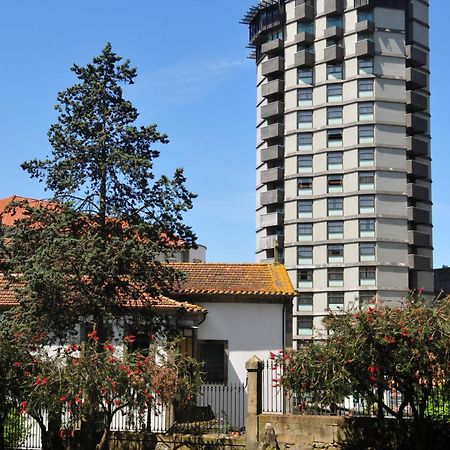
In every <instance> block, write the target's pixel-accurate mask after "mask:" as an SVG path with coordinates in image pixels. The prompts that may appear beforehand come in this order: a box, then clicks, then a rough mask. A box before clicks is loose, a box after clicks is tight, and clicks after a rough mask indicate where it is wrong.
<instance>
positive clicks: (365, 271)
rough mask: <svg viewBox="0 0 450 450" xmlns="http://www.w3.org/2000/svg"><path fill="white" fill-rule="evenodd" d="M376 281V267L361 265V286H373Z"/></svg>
mask: <svg viewBox="0 0 450 450" xmlns="http://www.w3.org/2000/svg"><path fill="white" fill-rule="evenodd" d="M375 282H376V269H375V267H360V268H359V284H360V286H373V285H375Z"/></svg>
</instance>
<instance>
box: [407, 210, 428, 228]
mask: <svg viewBox="0 0 450 450" xmlns="http://www.w3.org/2000/svg"><path fill="white" fill-rule="evenodd" d="M408 220H409V221H410V222H415V223H423V224H426V225H429V224H430V213H429V212H428V211H427V210H426V209H423V208H418V207H416V206H408Z"/></svg>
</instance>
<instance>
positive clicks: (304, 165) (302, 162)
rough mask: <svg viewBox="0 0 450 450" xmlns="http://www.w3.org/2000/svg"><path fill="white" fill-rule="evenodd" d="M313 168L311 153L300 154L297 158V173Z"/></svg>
mask: <svg viewBox="0 0 450 450" xmlns="http://www.w3.org/2000/svg"><path fill="white" fill-rule="evenodd" d="M312 168H313V157H312V155H300V156H299V157H298V158H297V171H298V172H299V173H311V172H312Z"/></svg>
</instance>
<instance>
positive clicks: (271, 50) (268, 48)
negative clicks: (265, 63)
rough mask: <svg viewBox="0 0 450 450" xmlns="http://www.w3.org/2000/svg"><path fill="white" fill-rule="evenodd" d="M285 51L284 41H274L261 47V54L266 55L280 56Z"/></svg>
mask: <svg viewBox="0 0 450 450" xmlns="http://www.w3.org/2000/svg"><path fill="white" fill-rule="evenodd" d="M283 50H284V41H283V40H282V39H274V40H273V41H268V42H265V43H264V44H263V45H261V53H265V54H266V55H273V54H280V53H281V52H282V51H283Z"/></svg>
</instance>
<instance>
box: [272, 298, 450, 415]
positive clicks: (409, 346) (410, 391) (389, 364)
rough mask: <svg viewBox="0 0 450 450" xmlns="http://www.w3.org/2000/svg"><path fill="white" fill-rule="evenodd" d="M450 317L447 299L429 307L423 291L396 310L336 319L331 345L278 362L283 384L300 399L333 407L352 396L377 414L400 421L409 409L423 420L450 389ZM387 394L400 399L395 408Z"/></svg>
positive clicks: (329, 322) (331, 329)
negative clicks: (439, 394)
mask: <svg viewBox="0 0 450 450" xmlns="http://www.w3.org/2000/svg"><path fill="white" fill-rule="evenodd" d="M449 316H450V298H445V299H436V300H434V301H433V302H432V303H430V304H428V303H427V302H426V301H425V300H424V299H423V298H422V296H421V295H420V294H418V295H412V296H411V297H410V298H409V299H408V300H407V301H406V303H405V305H404V306H402V307H399V308H385V307H383V306H382V305H378V306H377V307H373V308H372V307H369V308H367V309H361V310H360V311H357V312H354V311H353V312H346V313H343V314H331V315H330V316H329V317H328V318H327V319H326V321H325V322H326V325H327V327H328V330H329V332H330V336H329V339H328V340H327V341H326V342H324V343H312V344H311V345H308V346H305V347H303V348H301V349H300V350H298V351H296V352H292V353H290V354H288V355H285V356H284V358H285V360H284V361H283V360H280V364H284V366H285V370H284V375H283V377H282V380H281V382H282V383H283V385H284V386H285V387H287V388H288V389H290V390H292V391H293V392H295V393H296V394H297V396H298V397H299V398H300V399H302V398H308V399H311V400H312V401H316V402H322V403H328V404H330V403H339V402H340V401H342V399H343V398H344V397H345V396H348V395H354V396H356V397H359V398H363V399H365V400H366V401H368V402H369V404H376V405H377V406H378V411H379V415H381V414H382V413H383V412H385V413H386V412H387V413H389V414H392V415H394V416H396V417H398V418H402V417H404V415H405V409H406V408H407V407H410V408H411V410H412V414H413V416H414V417H415V418H416V419H417V420H420V419H423V418H424V416H425V413H426V410H427V405H428V403H429V400H430V396H431V395H432V392H433V390H435V389H436V388H437V387H441V388H442V390H444V388H448V386H449V384H450V359H449V356H450V323H449V320H448V318H449ZM277 358H278V359H280V358H282V356H278V357H277ZM388 390H394V391H397V392H399V393H400V394H401V398H402V402H401V404H400V405H398V407H393V406H392V405H389V403H388V402H386V401H385V398H384V392H385V391H388Z"/></svg>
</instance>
